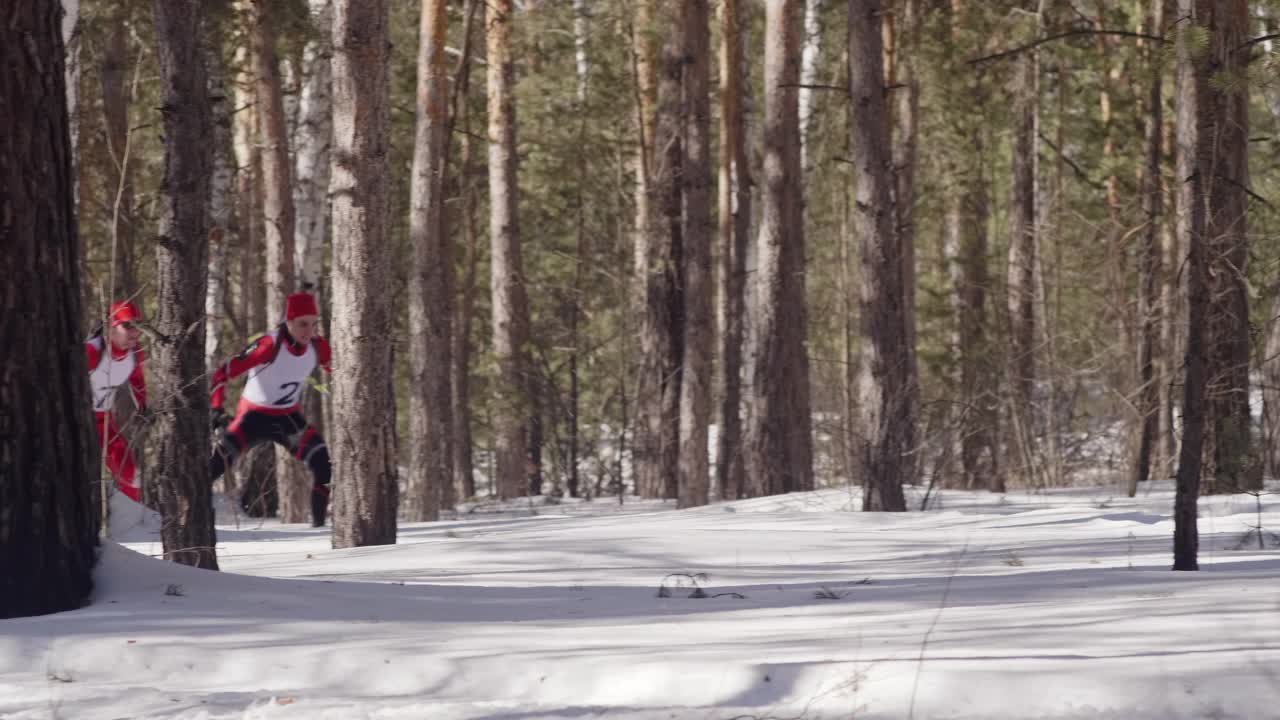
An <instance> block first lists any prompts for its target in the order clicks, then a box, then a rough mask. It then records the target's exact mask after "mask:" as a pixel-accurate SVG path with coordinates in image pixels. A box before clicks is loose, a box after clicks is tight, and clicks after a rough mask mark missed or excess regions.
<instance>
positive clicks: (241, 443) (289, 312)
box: [209, 292, 332, 527]
mask: <svg viewBox="0 0 1280 720" xmlns="http://www.w3.org/2000/svg"><path fill="white" fill-rule="evenodd" d="M319 325H320V310H319V308H318V307H317V306H316V299H315V297H314V296H313V295H311V294H310V293H305V292H300V293H294V294H292V295H290V296H289V297H288V299H287V300H286V302H285V321H284V322H283V323H281V324H280V326H279V327H277V328H276V329H275V330H273V331H271V332H269V333H266V334H265V335H262V336H260V337H258V338H257V339H255V340H254V341H253V342H251V343H249V346H248V347H246V348H245V349H244V350H243V351H241V353H240V354H239V355H237V356H235V357H234V358H232V359H231V360H229V361H228V362H226V363H225V364H223V365H221V366H220V367H218V369H217V370H215V371H214V373H213V381H212V386H213V389H212V396H211V397H210V402H209V404H210V405H211V411H212V422H213V427H214V430H215V431H216V430H218V429H220V428H222V427H224V426H225V427H226V430H225V432H223V433H222V437H221V438H220V439H219V440H218V444H217V447H215V448H214V451H213V455H212V456H211V457H210V458H209V481H210V482H213V481H215V480H217V479H218V478H220V477H222V474H223V473H224V472H226V471H227V469H228V468H230V467H231V466H232V465H233V464H234V463H235V461H236V458H237V457H239V456H240V455H242V454H243V453H244V452H245V451H246V450H248V449H249V448H251V447H253V446H255V445H259V444H262V443H266V442H274V443H277V444H279V445H282V446H284V447H285V448H287V449H288V450H289V451H290V452H291V453H293V456H294V457H296V458H298V459H299V460H302V461H303V462H305V463H306V464H307V467H309V468H310V469H311V476H312V480H313V482H312V492H311V521H312V522H311V524H312V526H313V527H321V526H323V525H324V521H325V514H326V510H327V509H328V505H329V478H330V474H331V472H332V471H331V468H330V465H329V449H328V447H326V446H325V443H324V438H323V437H321V436H320V433H318V432H316V429H315V428H314V427H312V426H311V425H310V424H309V423H308V422H307V420H306V418H304V417H303V416H302V412H301V408H300V403H301V399H302V391H303V389H304V387H305V385H306V382H307V378H308V377H310V375H311V371H312V370H313V369H315V366H316V365H317V364H318V365H320V367H322V368H324V370H325V372H329V343H328V342H326V341H325V339H324V338H323V337H320V335H319V334H318V331H319ZM245 373H248V374H249V380H248V382H246V383H245V386H244V391H243V392H242V393H241V394H240V403H239V405H238V406H237V407H236V415H235V418H234V419H232V420H230V424H228V418H227V414H226V412H225V411H224V410H223V409H222V403H223V397H224V394H225V392H226V385H227V383H228V382H229V381H231V380H233V379H234V378H237V377H240V376H241V375H244V374H245Z"/></svg>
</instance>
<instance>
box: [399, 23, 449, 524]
mask: <svg viewBox="0 0 1280 720" xmlns="http://www.w3.org/2000/svg"><path fill="white" fill-rule="evenodd" d="M421 8H422V10H421V18H422V21H421V27H420V32H419V36H418V37H419V40H418V48H419V49H418V106H417V130H416V134H415V137H414V145H413V180H412V188H411V190H410V200H409V202H410V210H409V243H410V245H411V246H412V258H413V260H412V268H411V271H410V273H409V357H410V360H409V367H410V370H409V378H410V382H409V387H410V394H409V433H410V441H409V478H408V480H409V484H408V493H409V497H408V498H407V500H408V502H407V503H406V509H407V510H408V519H409V520H411V521H423V520H436V519H439V517H440V508H441V504H442V502H443V499H444V492H445V488H446V487H447V486H448V485H449V483H451V482H452V481H453V467H452V466H453V423H452V411H453V407H452V394H453V387H452V385H451V382H452V380H451V372H450V369H451V365H452V363H451V355H452V346H451V340H452V336H453V312H454V310H453V252H452V243H451V242H450V238H449V237H448V236H447V235H445V232H444V214H443V213H444V173H445V168H446V164H445V147H446V142H447V140H448V137H447V133H448V127H449V102H448V99H449V95H448V89H449V75H448V72H447V69H446V67H445V54H444V51H445V41H446V39H447V37H448V29H449V15H448V7H447V3H446V2H445V0H422V5H421Z"/></svg>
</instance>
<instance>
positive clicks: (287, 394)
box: [271, 382, 302, 405]
mask: <svg viewBox="0 0 1280 720" xmlns="http://www.w3.org/2000/svg"><path fill="white" fill-rule="evenodd" d="M301 386H302V383H296V382H287V383H285V384H283V385H281V386H280V389H281V390H282V391H284V394H283V395H281V396H280V397H279V398H277V399H276V401H275V402H273V403H271V404H272V405H292V404H293V401H294V399H295V398H296V397H297V396H298V388H299V387H301Z"/></svg>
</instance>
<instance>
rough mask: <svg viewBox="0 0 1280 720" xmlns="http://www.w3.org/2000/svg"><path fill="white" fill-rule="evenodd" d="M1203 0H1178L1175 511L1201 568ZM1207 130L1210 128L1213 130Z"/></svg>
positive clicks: (1181, 554)
mask: <svg viewBox="0 0 1280 720" xmlns="http://www.w3.org/2000/svg"><path fill="white" fill-rule="evenodd" d="M1202 3H1203V0H1178V17H1185V18H1190V19H1191V20H1192V21H1191V22H1182V23H1179V24H1178V30H1177V32H1178V46H1177V53H1178V66H1177V67H1178V72H1177V78H1178V79H1177V83H1178V84H1177V88H1178V90H1177V95H1176V96H1175V107H1176V112H1177V126H1178V158H1177V166H1178V170H1177V175H1176V177H1177V178H1178V179H1179V186H1178V187H1179V193H1178V215H1177V233H1178V235H1179V236H1181V237H1182V238H1183V241H1184V243H1185V244H1186V246H1187V249H1188V255H1187V288H1188V294H1189V298H1188V304H1189V316H1188V325H1187V354H1186V380H1185V382H1184V383H1183V386H1182V387H1183V396H1182V447H1181V450H1180V451H1179V454H1178V475H1177V491H1176V495H1175V499H1174V511H1173V521H1174V528H1173V569H1174V570H1199V569H1200V566H1199V563H1198V560H1197V554H1198V551H1199V547H1200V535H1199V532H1198V529H1197V527H1196V519H1197V517H1198V513H1197V507H1196V506H1197V502H1198V500H1199V498H1200V475H1201V466H1202V462H1203V457H1202V455H1203V449H1204V439H1205V438H1204V436H1205V429H1206V427H1205V426H1206V418H1205V415H1206V412H1207V410H1208V408H1207V406H1206V405H1207V402H1206V401H1207V397H1206V395H1207V389H1208V383H1209V377H1208V372H1209V369H1208V359H1209V358H1208V348H1207V347H1206V340H1207V337H1206V335H1207V331H1206V328H1205V322H1206V319H1207V316H1208V311H1209V277H1208V274H1209V273H1208V271H1209V268H1208V257H1207V254H1206V249H1207V248H1206V244H1207V242H1206V238H1205V226H1206V218H1205V182H1204V181H1205V178H1204V176H1203V175H1202V174H1201V170H1202V168H1201V167H1200V161H1201V160H1202V158H1203V155H1204V154H1205V151H1204V147H1203V146H1204V145H1205V144H1207V143H1206V141H1207V140H1209V139H1210V138H1211V137H1212V135H1209V137H1205V136H1204V135H1202V134H1201V132H1202V128H1203V130H1205V131H1209V130H1211V128H1210V127H1209V126H1208V122H1207V121H1208V117H1207V116H1208V114H1209V113H1208V112H1207V110H1208V108H1207V104H1206V103H1205V97H1204V95H1205V94H1206V93H1208V91H1209V88H1208V73H1207V62H1206V61H1207V58H1206V57H1205V54H1204V53H1197V51H1196V48H1195V47H1194V42H1193V39H1192V37H1191V34H1192V33H1191V30H1192V27H1193V24H1192V23H1193V22H1196V23H1203V22H1205V21H1206V20H1207V18H1205V17H1203V15H1200V12H1199V11H1203V10H1204V8H1203V7H1201V4H1202ZM1206 134H1207V133H1206Z"/></svg>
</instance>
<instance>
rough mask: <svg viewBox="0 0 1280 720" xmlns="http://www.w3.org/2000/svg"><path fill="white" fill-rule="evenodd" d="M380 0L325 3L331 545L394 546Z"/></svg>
mask: <svg viewBox="0 0 1280 720" xmlns="http://www.w3.org/2000/svg"><path fill="white" fill-rule="evenodd" d="M388 24H389V18H388V13H387V3H386V0H334V5H333V50H334V52H333V141H334V151H333V163H332V168H331V172H332V187H333V238H334V243H333V322H332V328H333V331H332V335H333V356H334V365H335V368H334V373H333V410H334V417H333V431H332V432H331V433H330V442H331V443H332V445H331V447H332V448H333V450H334V453H333V456H334V475H335V476H336V477H337V478H338V483H337V485H336V488H335V491H334V504H333V505H334V508H333V509H334V512H333V514H334V517H333V545H334V547H336V548H345V547H359V546H364V545H387V544H391V543H394V542H395V540H396V509H397V507H398V505H399V479H398V476H397V470H396V435H395V397H394V395H393V394H392V387H391V380H392V358H391V351H392V348H391V343H390V342H389V340H390V338H392V337H394V335H395V328H394V322H393V321H394V316H393V314H392V312H391V292H390V288H389V287H388V286H389V285H390V281H391V254H392V253H391V238H390V232H389V221H390V218H389V215H388V203H389V197H388V196H389V192H388V184H389V180H388V177H387V174H388V171H389V168H388V166H387V160H388V152H389V147H388V125H389V122H388V120H389V114H390V105H391V101H390V100H391V98H390V94H391V93H390V90H391V87H390V82H389V78H388V72H389V58H388V54H389V52H390V39H389V29H388Z"/></svg>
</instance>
